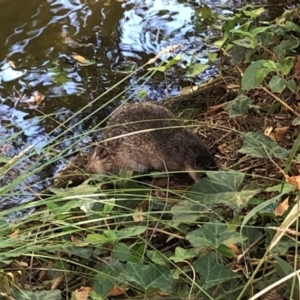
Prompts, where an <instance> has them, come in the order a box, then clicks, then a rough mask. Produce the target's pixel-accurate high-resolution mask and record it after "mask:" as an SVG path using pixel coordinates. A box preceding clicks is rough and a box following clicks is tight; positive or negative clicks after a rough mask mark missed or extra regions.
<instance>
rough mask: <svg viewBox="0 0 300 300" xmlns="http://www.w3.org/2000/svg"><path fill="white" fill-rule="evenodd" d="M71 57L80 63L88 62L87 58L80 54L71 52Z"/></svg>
mask: <svg viewBox="0 0 300 300" xmlns="http://www.w3.org/2000/svg"><path fill="white" fill-rule="evenodd" d="M70 56H71V57H73V58H74V59H75V60H76V61H78V62H80V63H82V64H87V63H89V60H88V59H86V58H85V57H83V56H81V55H79V54H76V53H75V54H71V55H70Z"/></svg>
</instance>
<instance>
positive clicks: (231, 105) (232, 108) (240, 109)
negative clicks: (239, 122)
mask: <svg viewBox="0 0 300 300" xmlns="http://www.w3.org/2000/svg"><path fill="white" fill-rule="evenodd" d="M252 103H253V101H252V99H251V98H249V97H247V96H246V95H239V96H237V97H236V98H235V99H234V100H232V101H229V102H227V103H225V104H224V105H223V107H224V108H225V109H226V110H228V112H229V117H230V118H236V117H239V116H242V115H243V114H244V113H245V112H246V111H247V110H248V109H249V108H250V107H251V106H252Z"/></svg>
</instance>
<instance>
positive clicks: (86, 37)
mask: <svg viewBox="0 0 300 300" xmlns="http://www.w3.org/2000/svg"><path fill="white" fill-rule="evenodd" d="M227 2H228V1H227ZM227 2H225V0H223V1H222V0H220V1H215V0H211V1H209V0H206V1H205V2H202V3H206V4H207V5H209V6H211V7H215V6H216V5H219V6H222V5H224V4H225V3H227ZM0 3H1V2H0ZM230 5H231V4H230ZM197 7H199V2H195V3H193V4H191V3H186V1H178V0H144V1H138V0H128V1H125V2H118V1H112V0H102V1H97V0H85V1H83V0H48V1H44V0H34V1H24V0H11V1H5V2H3V3H1V4H0V23H1V24H5V26H1V31H0V44H1V48H0V59H1V61H0V67H3V66H5V64H7V62H8V61H9V60H10V61H13V62H14V63H15V65H16V68H17V70H20V71H22V70H25V71H26V74H25V75H24V76H21V77H19V78H14V79H13V78H12V79H11V81H8V82H4V81H3V80H2V82H0V134H1V135H0V147H3V145H4V144H5V145H6V146H5V151H4V152H5V154H7V155H9V156H14V155H17V154H18V153H20V151H21V150H22V149H24V148H26V147H28V146H29V145H32V144H33V145H34V150H32V153H31V157H30V158H24V160H23V162H22V164H21V165H19V166H18V167H15V168H14V170H15V171H14V172H8V174H7V175H6V177H5V178H2V184H5V183H6V182H8V181H10V180H11V179H13V178H14V177H15V176H16V174H19V173H20V172H22V171H23V170H27V169H28V168H33V167H32V162H33V161H34V162H35V163H36V165H35V166H34V167H36V166H37V165H38V164H40V163H41V162H45V161H51V155H53V153H56V152H59V151H60V152H61V153H64V155H65V156H66V161H67V160H68V159H69V156H68V155H70V154H71V153H72V152H74V151H75V150H76V149H81V148H83V147H84V146H86V145H87V144H88V143H91V140H90V139H89V138H85V135H84V134H85V132H86V131H87V130H89V129H91V128H92V127H94V126H95V125H96V124H98V123H99V122H100V121H101V120H102V118H103V116H104V115H106V114H107V113H108V111H104V112H103V114H101V113H99V114H97V115H96V116H95V117H93V118H90V119H86V120H85V121H83V122H82V120H83V119H84V117H86V116H88V114H89V113H90V112H93V111H95V109H96V108H98V107H99V106H100V105H101V103H104V102H107V101H108V100H110V99H111V97H112V96H113V95H116V94H118V93H119V92H120V91H121V90H122V89H123V88H124V87H126V86H128V85H129V84H131V83H132V82H135V81H136V78H134V77H133V78H132V79H130V80H128V81H127V82H125V83H124V85H123V86H119V87H118V88H117V89H116V91H115V92H114V93H111V94H108V95H107V96H106V97H104V98H103V99H101V100H99V101H100V102H96V103H95V104H93V105H90V103H91V101H92V100H93V99H94V98H96V97H97V96H98V95H100V94H101V93H103V92H104V91H106V90H107V89H108V88H109V87H111V86H113V85H114V84H115V83H116V82H118V81H119V80H120V79H122V78H123V77H122V76H123V75H120V74H117V73H116V71H117V70H118V69H119V66H120V64H122V63H123V62H124V61H126V60H127V59H130V60H133V61H134V62H136V63H137V64H138V65H143V64H144V63H145V62H146V61H147V60H148V59H149V58H151V57H154V56H155V55H156V54H157V53H158V52H159V51H161V50H162V49H163V48H165V47H167V46H169V45H174V44H178V43H181V44H182V45H183V50H182V52H183V53H184V54H185V55H186V60H187V61H188V60H189V59H190V58H191V57H192V56H195V57H196V58H198V60H200V61H203V53H205V51H206V52H207V51H210V49H209V48H207V46H205V45H204V43H203V38H204V37H205V36H206V34H208V32H203V33H195V22H194V10H195V8H197ZM219 11H220V10H219ZM220 12H221V11H220ZM65 25H67V26H68V29H69V35H70V38H72V39H75V40H80V41H81V42H83V43H92V44H93V47H88V48H79V49H73V48H70V47H68V45H66V44H65V43H63V42H62V40H61V36H60V33H61V30H62V27H63V26H65ZM74 51H76V52H77V53H78V54H80V55H82V56H84V57H86V58H88V59H92V58H93V59H95V60H96V63H95V64H94V65H92V66H88V67H80V66H78V65H77V64H75V63H74V61H72V60H71V59H70V55H71V54H72V53H73V52H74ZM16 77H17V76H16ZM169 78H170V82H173V86H175V87H174V90H177V89H178V85H177V86H176V84H177V83H178V81H179V80H180V78H177V76H174V74H170V76H169ZM155 80H156V79H155V78H153V79H151V81H149V83H147V85H145V86H143V89H145V90H147V91H148V92H149V97H150V98H152V99H159V98H162V97H164V96H165V94H164V92H165V88H166V87H165V83H164V82H162V81H161V79H159V80H156V81H155ZM6 81H7V80H6ZM155 82H156V83H155ZM157 82H158V83H157ZM138 88H139V87H137V86H135V87H134V88H133V89H132V90H131V91H133V90H135V89H138ZM34 91H39V92H41V93H42V94H44V95H45V100H44V102H43V103H42V104H41V105H40V106H39V107H38V109H32V108H30V107H28V106H21V105H19V102H18V98H20V97H30V95H32V93H33V92H34ZM115 106H116V104H115V105H110V106H108V110H109V109H112V108H113V107H115ZM67 119H70V120H69V121H68V122H67V123H66V124H64V125H63V126H60V125H61V124H62V123H63V122H64V121H65V120H67ZM95 137H96V138H97V137H98V134H97V133H95ZM51 143H52V144H51ZM70 145H71V146H72V147H70ZM46 146H49V148H48V149H47V151H45V150H42V148H45V147H46ZM0 149H1V148H0ZM49 149H50V150H51V151H50V150H49ZM66 149H67V150H66ZM49 151H50V152H51V153H50V154H51V155H50V156H49ZM64 163H65V161H63V159H62V160H61V161H60V162H56V165H54V169H53V171H55V170H57V169H58V168H60V166H61V164H64ZM43 176H44V177H43ZM47 177H48V175H47V174H46V173H45V174H44V175H39V178H38V180H37V178H36V177H34V176H31V177H30V178H28V179H27V181H26V184H28V185H31V186H34V187H35V188H36V189H37V190H40V189H43V188H44V186H45V184H46V183H47ZM0 180H1V179H0ZM0 184H1V182H0ZM20 191H21V195H22V197H20V194H19V193H20ZM23 191H24V189H21V190H18V189H16V194H15V195H14V197H15V198H18V199H19V198H22V199H23V200H26V197H27V196H25V194H26V195H27V194H28V197H30V195H31V192H30V193H22V192H23ZM10 199H12V197H10ZM2 204H3V202H2ZM0 207H1V200H0Z"/></svg>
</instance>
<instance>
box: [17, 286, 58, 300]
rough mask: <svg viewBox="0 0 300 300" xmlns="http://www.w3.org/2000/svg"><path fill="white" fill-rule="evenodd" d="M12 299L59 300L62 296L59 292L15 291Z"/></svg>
mask: <svg viewBox="0 0 300 300" xmlns="http://www.w3.org/2000/svg"><path fill="white" fill-rule="evenodd" d="M14 299H17V300H28V299H30V300H41V299H43V300H61V299H62V295H61V291H60V290H47V291H34V292H33V291H28V290H21V289H20V288H18V289H16V291H15V292H14Z"/></svg>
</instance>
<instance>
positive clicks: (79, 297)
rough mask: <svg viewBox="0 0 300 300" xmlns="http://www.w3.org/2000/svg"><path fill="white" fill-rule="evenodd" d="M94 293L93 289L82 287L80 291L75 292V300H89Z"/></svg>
mask: <svg viewBox="0 0 300 300" xmlns="http://www.w3.org/2000/svg"><path fill="white" fill-rule="evenodd" d="M92 291H93V290H92V288H90V287H88V286H82V287H81V288H80V289H78V290H76V291H75V292H74V295H75V300H87V299H88V297H89V295H90V293H91V292H92Z"/></svg>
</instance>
